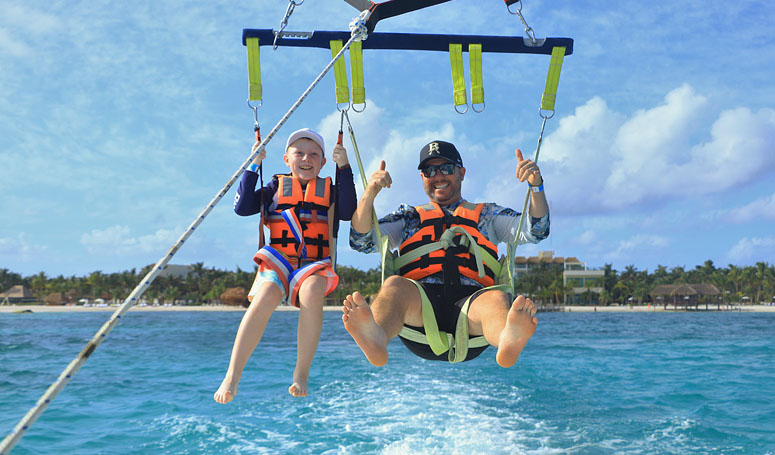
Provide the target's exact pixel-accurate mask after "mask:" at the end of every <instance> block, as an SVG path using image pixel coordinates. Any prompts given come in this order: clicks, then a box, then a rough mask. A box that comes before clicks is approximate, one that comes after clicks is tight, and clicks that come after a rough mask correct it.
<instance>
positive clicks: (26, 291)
mask: <svg viewBox="0 0 775 455" xmlns="http://www.w3.org/2000/svg"><path fill="white" fill-rule="evenodd" d="M4 298H8V299H9V300H13V299H33V298H35V296H34V295H32V291H31V290H30V288H28V287H27V286H23V285H21V284H17V285H16V286H13V287H11V289H8V290H7V291H5V292H1V293H0V299H4Z"/></svg>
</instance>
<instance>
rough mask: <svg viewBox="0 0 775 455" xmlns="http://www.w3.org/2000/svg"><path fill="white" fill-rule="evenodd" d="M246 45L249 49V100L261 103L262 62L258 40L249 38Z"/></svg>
mask: <svg viewBox="0 0 775 455" xmlns="http://www.w3.org/2000/svg"><path fill="white" fill-rule="evenodd" d="M245 43H246V45H247V48H248V100H250V101H261V96H262V90H261V61H260V59H259V55H260V54H259V50H258V38H248V39H246V40H245Z"/></svg>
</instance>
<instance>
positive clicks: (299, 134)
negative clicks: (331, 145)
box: [285, 128, 326, 155]
mask: <svg viewBox="0 0 775 455" xmlns="http://www.w3.org/2000/svg"><path fill="white" fill-rule="evenodd" d="M299 139H309V140H311V141H313V142H315V143H316V144H317V145H319V146H320V150H321V151H322V152H323V155H325V154H326V146H325V145H324V143H323V136H321V135H320V134H318V133H317V132H316V131H313V130H311V129H309V128H302V129H300V130H296V131H294V132H293V133H291V135H290V136H288V142H286V143H285V150H286V151H288V148H289V147H290V146H291V144H293V143H294V142H296V141H298V140H299Z"/></svg>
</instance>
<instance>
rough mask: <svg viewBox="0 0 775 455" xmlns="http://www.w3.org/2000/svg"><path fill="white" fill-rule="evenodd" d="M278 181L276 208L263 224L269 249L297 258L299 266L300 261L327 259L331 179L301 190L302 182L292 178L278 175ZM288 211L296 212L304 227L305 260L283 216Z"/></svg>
mask: <svg viewBox="0 0 775 455" xmlns="http://www.w3.org/2000/svg"><path fill="white" fill-rule="evenodd" d="M277 180H278V185H277V194H276V197H277V208H276V209H275V211H274V212H270V213H269V214H267V217H266V221H265V222H264V224H266V225H267V226H268V227H269V245H271V246H272V248H274V249H275V250H278V251H281V252H282V253H283V254H285V255H286V256H287V257H288V258H297V259H298V260H299V262H300V260H301V259H309V260H319V259H323V258H325V257H328V256H329V255H330V252H329V238H330V236H329V220H328V209H329V207H330V206H331V177H326V178H320V177H317V178H315V179H313V180H310V181H309V182H307V187H306V188H305V189H302V187H301V182H299V181H298V180H297V179H295V178H293V177H292V176H290V175H278V176H277ZM286 209H293V211H294V213H295V214H296V217H297V218H298V221H299V222H300V224H301V230H302V232H303V237H304V243H305V248H306V251H307V257H306V258H303V257H302V256H303V255H302V252H301V244H300V243H299V242H298V241H297V240H296V238H295V237H294V236H293V233H292V232H291V228H290V226H289V224H288V222H287V221H286V220H285V218H283V216H282V215H281V212H282V211H283V210H286ZM298 265H299V264H296V266H297V267H298Z"/></svg>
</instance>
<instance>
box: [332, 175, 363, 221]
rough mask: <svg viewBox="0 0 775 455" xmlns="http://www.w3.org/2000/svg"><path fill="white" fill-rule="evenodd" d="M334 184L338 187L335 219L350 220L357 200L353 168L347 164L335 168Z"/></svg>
mask: <svg viewBox="0 0 775 455" xmlns="http://www.w3.org/2000/svg"><path fill="white" fill-rule="evenodd" d="M336 184H337V187H338V191H337V194H336V215H337V219H339V220H343V221H350V220H351V219H352V217H353V213H355V208H356V206H357V204H358V200H357V197H356V195H355V182H354V181H353V170H352V168H351V167H350V165H349V164H347V165H345V166H344V167H337V168H336Z"/></svg>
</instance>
